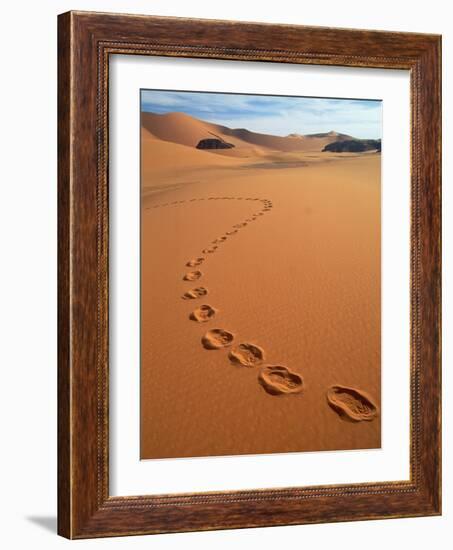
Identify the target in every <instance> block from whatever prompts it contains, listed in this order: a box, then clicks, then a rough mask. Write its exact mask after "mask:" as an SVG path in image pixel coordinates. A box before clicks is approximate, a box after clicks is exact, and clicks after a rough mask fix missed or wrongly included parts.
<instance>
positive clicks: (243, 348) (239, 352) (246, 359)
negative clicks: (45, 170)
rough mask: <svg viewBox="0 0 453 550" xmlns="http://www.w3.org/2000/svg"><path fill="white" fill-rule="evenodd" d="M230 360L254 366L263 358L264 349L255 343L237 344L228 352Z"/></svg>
mask: <svg viewBox="0 0 453 550" xmlns="http://www.w3.org/2000/svg"><path fill="white" fill-rule="evenodd" d="M228 357H229V359H230V361H231V362H232V363H234V364H236V365H242V366H244V367H255V366H256V365H260V364H261V363H262V362H263V360H264V351H263V349H262V348H260V347H259V346H256V345H255V344H239V346H237V347H235V348H234V349H232V350H231V351H230V353H229V354H228Z"/></svg>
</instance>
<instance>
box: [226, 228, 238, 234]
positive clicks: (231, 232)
mask: <svg viewBox="0 0 453 550" xmlns="http://www.w3.org/2000/svg"><path fill="white" fill-rule="evenodd" d="M237 232H238V230H237V229H233V231H227V232H226V234H227V235H234V234H235V233H237Z"/></svg>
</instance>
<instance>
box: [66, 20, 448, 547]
mask: <svg viewBox="0 0 453 550" xmlns="http://www.w3.org/2000/svg"><path fill="white" fill-rule="evenodd" d="M440 107H441V97H440V37H439V36H434V35H427V34H410V33H392V32H378V31H362V30H344V29H332V28H321V27H320V28H314V27H303V26H288V25H263V24H256V23H237V22H226V21H208V20H193V19H180V18H163V17H151V16H134V15H112V14H100V13H88V12H69V13H65V14H63V15H61V16H59V139H58V144H59V190H58V191H59V317H58V319H59V350H58V353H59V386H58V396H59V448H58V450H59V469H58V476H59V477H58V481H59V514H58V516H59V519H58V526H59V527H58V529H59V533H60V534H61V535H63V536H65V537H68V538H88V537H101V536H119V535H130V534H151V533H163V532H177V531H194V530H207V529H226V528H239V527H253V526H256V527H259V526H268V525H290V524H303V523H315V522H329V521H350V520H362V519H378V518H388V517H410V516H425V515H436V514H440V513H441V503H440V499H441V497H440V487H441V485H440V456H441V453H440V397H441V390H440V280H441V279H440V268H441V262H440V200H441V195H440V183H441V182H440V151H441V141H440V139H441V137H440Z"/></svg>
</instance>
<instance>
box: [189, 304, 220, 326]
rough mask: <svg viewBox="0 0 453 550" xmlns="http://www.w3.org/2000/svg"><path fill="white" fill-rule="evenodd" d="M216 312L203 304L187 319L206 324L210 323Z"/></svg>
mask: <svg viewBox="0 0 453 550" xmlns="http://www.w3.org/2000/svg"><path fill="white" fill-rule="evenodd" d="M217 311H218V310H217V309H214V308H213V307H211V306H210V305H208V304H204V305H202V306H200V307H197V309H195V310H194V311H192V313H191V314H190V315H189V318H190V319H192V321H197V323H206V321H210V320H211V319H213V318H214V317H215V316H216V313H217Z"/></svg>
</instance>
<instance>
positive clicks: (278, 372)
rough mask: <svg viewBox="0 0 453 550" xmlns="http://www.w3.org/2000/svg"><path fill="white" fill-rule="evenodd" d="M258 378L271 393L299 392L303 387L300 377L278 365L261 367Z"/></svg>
mask: <svg viewBox="0 0 453 550" xmlns="http://www.w3.org/2000/svg"><path fill="white" fill-rule="evenodd" d="M258 380H259V383H260V384H261V385H262V386H263V388H264V389H265V390H266V391H267V393H270V394H271V395H284V394H289V393H300V392H301V391H302V389H303V380H302V377H301V376H299V375H298V374H297V373H295V372H292V371H290V370H289V369H288V368H287V367H282V366H280V365H276V366H274V365H269V366H266V367H263V368H262V369H261V372H260V374H259V376H258Z"/></svg>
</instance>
